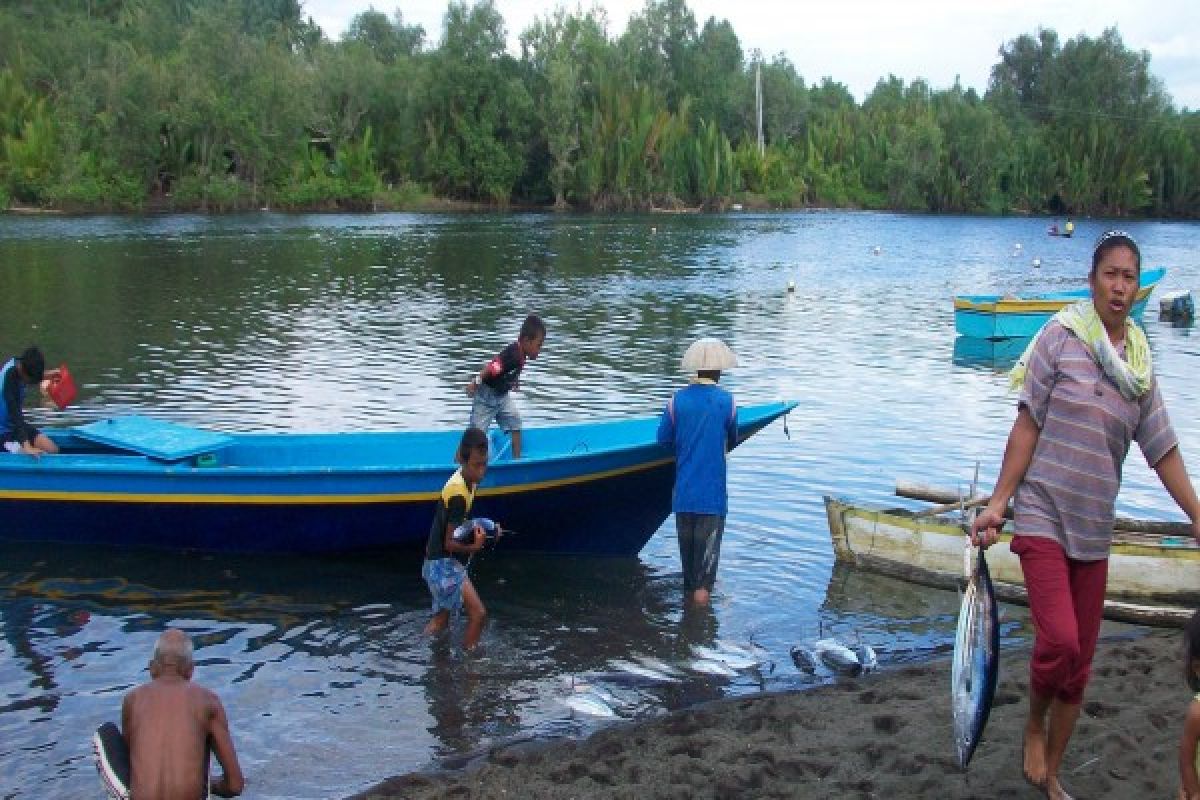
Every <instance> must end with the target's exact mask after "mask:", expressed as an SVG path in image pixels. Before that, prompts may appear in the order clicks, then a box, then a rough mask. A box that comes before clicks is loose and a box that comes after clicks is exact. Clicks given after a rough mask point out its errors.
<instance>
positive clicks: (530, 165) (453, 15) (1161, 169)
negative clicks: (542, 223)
mask: <svg viewBox="0 0 1200 800" xmlns="http://www.w3.org/2000/svg"><path fill="white" fill-rule="evenodd" d="M1149 62H1150V58H1149V55H1148V54H1147V53H1145V52H1142V53H1136V52H1132V51H1130V50H1129V49H1127V48H1126V47H1125V45H1124V44H1123V42H1122V41H1121V37H1120V35H1119V34H1118V32H1117V31H1116V30H1108V31H1106V32H1105V33H1104V34H1103V35H1101V36H1100V37H1099V38H1095V39H1093V38H1089V37H1086V36H1079V37H1076V38H1074V39H1071V40H1070V41H1067V42H1065V43H1062V42H1060V41H1059V38H1058V36H1057V35H1056V34H1055V33H1054V32H1053V31H1049V30H1039V31H1037V32H1036V33H1034V34H1031V35H1023V36H1021V37H1019V38H1017V39H1015V40H1013V41H1011V42H1008V43H1006V44H1004V45H1003V46H1002V47H1001V48H1000V50H999V61H998V62H997V63H996V65H995V67H994V68H993V70H992V75H991V81H990V84H989V87H988V89H987V92H986V94H985V95H984V96H983V97H980V96H979V95H978V94H977V93H976V92H975V91H974V90H970V89H968V90H964V89H962V88H961V87H960V86H958V85H955V86H952V87H950V88H948V89H938V90H935V89H933V88H931V87H930V86H929V85H928V84H926V83H925V82H924V81H921V80H916V81H913V82H912V83H910V84H907V85H906V84H905V83H904V82H903V81H902V80H900V79H898V78H896V77H891V76H889V77H887V78H884V79H881V80H880V81H879V83H878V84H877V85H876V87H875V89H874V90H873V91H872V92H871V93H870V95H869V96H868V97H866V99H865V100H864V101H863V102H862V103H861V104H858V103H856V102H855V100H854V98H853V96H852V95H851V94H850V93H849V92H848V91H847V89H846V88H845V87H844V86H843V85H841V84H839V83H836V82H834V81H832V80H830V79H825V80H824V81H822V82H820V83H818V84H812V85H809V84H806V83H805V81H804V79H803V77H802V76H800V75H799V74H798V73H797V71H796V69H795V67H794V66H793V65H792V64H791V63H790V62H789V61H788V59H787V58H786V57H784V56H782V55H779V56H775V57H774V58H772V59H769V60H768V59H764V58H762V57H761V55H759V54H758V53H757V52H752V53H751V54H750V55H749V56H747V54H746V53H744V52H743V50H742V46H741V43H740V42H739V40H738V37H737V34H736V33H735V32H734V30H733V28H732V27H731V26H730V25H729V23H728V22H726V21H719V20H717V19H709V20H708V21H707V22H705V23H704V24H703V26H700V25H698V23H697V21H696V19H695V17H694V16H693V14H692V13H691V11H690V10H689V9H688V7H687V5H686V3H685V2H684V0H647V3H646V5H645V7H644V8H643V10H642V11H641V12H640V13H638V14H635V15H634V16H633V17H632V18H631V19H630V20H629V22H628V25H627V27H626V30H625V32H624V33H623V34H622V35H620V36H618V37H610V36H609V34H608V21H607V19H606V18H605V16H604V13H603V12H602V11H596V10H594V11H588V12H584V11H576V12H567V11H564V10H562V9H561V8H560V9H559V10H557V11H555V12H553V13H551V14H549V15H547V16H545V17H543V18H541V19H539V20H538V21H537V22H536V23H535V24H533V25H532V26H531V27H530V28H529V29H528V30H526V31H524V32H522V33H521V35H520V56H519V57H517V56H514V55H512V54H510V53H509V52H508V50H507V49H506V31H505V26H504V21H503V19H502V17H501V15H500V14H499V13H498V11H497V10H496V8H495V6H494V4H493V2H492V0H480V2H478V3H477V4H475V5H469V4H467V3H465V2H461V1H460V0H451V2H450V4H449V6H448V8H447V11H446V15H445V21H444V30H443V32H442V37H441V40H440V42H439V43H437V45H436V46H432V45H431V44H430V43H429V41H428V39H427V35H426V32H425V31H424V30H422V29H421V28H420V27H416V26H410V25H406V24H405V22H404V19H403V17H402V16H401V12H399V11H397V12H395V14H394V15H393V16H390V17H389V16H388V15H386V14H383V13H380V12H377V11H369V12H366V13H363V14H360V15H359V16H357V17H356V18H355V19H354V22H353V24H352V25H351V27H350V28H349V30H348V31H347V32H346V34H345V35H344V36H343V37H342V38H341V40H340V41H336V42H334V41H330V40H329V39H328V38H327V37H326V36H324V35H323V33H322V31H321V30H320V29H319V28H317V27H316V26H315V25H314V24H313V23H312V22H311V20H309V19H307V18H306V17H305V16H304V10H303V6H302V3H301V2H300V0H0V207H4V206H7V205H9V204H10V203H12V204H20V205H32V206H51V207H59V208H68V209H96V210H99V209H141V208H187V209H193V208H199V209H214V210H217V209H236V208H257V207H260V206H263V205H270V206H272V207H283V208H382V207H413V206H420V205H428V204H429V203H431V202H434V201H433V198H442V199H445V200H451V201H465V202H472V203H485V204H497V205H506V204H510V203H517V204H531V205H550V204H553V205H555V206H557V207H561V208H567V207H570V208H580V209H646V208H650V207H668V208H672V207H673V208H680V207H698V206H699V207H705V208H721V207H723V206H726V205H727V204H729V203H731V202H734V201H737V202H745V203H749V204H759V205H763V204H767V205H773V206H801V205H831V206H859V207H868V208H893V209H918V210H929V211H968V212H991V213H1003V212H1007V211H1012V210H1018V211H1031V212H1052V213H1076V214H1093V213H1095V214H1152V215H1158V216H1187V217H1194V216H1197V215H1200V113H1198V112H1189V111H1187V110H1183V111H1179V110H1176V109H1175V108H1174V107H1173V105H1172V103H1171V100H1170V98H1169V97H1168V96H1167V95H1166V94H1165V92H1164V91H1163V89H1162V86H1161V84H1160V82H1159V81H1158V80H1157V79H1155V78H1154V77H1153V76H1152V74H1151V73H1150V63H1149ZM759 71H760V72H761V81H762V88H763V95H764V107H765V111H764V127H765V131H764V134H765V148H764V149H762V150H760V148H759V145H758V141H757V133H756V115H755V75H756V72H759Z"/></svg>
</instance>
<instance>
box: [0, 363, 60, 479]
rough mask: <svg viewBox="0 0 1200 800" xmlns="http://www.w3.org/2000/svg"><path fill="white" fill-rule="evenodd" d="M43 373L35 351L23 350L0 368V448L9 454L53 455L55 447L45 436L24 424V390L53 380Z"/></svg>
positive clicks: (43, 368)
mask: <svg viewBox="0 0 1200 800" xmlns="http://www.w3.org/2000/svg"><path fill="white" fill-rule="evenodd" d="M54 373H55V370H49V371H47V370H46V359H45V357H44V356H43V355H42V351H41V350H39V349H38V348H37V347H27V348H26V349H25V352H24V353H21V355H19V356H13V357H12V358H10V359H9V360H8V361H6V362H5V363H4V366H3V367H0V446H2V447H3V448H4V449H5V450H7V451H8V452H10V453H25V454H27V455H31V456H40V455H42V454H43V453H57V452H58V446H57V445H56V444H54V442H53V441H52V440H51V439H50V437H49V436H47V435H46V434H44V433H42V432H41V431H39V430H38V429H37V428H35V427H33V426H32V425H30V424H29V423H28V422H26V420H25V412H24V410H23V406H24V405H25V387H26V386H36V385H38V384H40V383H41V382H42V379H43V378H46V377H47V376H51V377H52V376H53V375H54Z"/></svg>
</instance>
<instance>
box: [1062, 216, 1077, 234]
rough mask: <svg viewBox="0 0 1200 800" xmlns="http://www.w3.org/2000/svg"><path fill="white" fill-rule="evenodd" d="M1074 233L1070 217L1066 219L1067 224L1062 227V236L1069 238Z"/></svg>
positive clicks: (1073, 225) (1073, 224)
mask: <svg viewBox="0 0 1200 800" xmlns="http://www.w3.org/2000/svg"><path fill="white" fill-rule="evenodd" d="M1074 233H1075V223H1074V222H1072V221H1071V218H1070V217H1067V223H1066V224H1065V225H1063V236H1071V235H1072V234H1074Z"/></svg>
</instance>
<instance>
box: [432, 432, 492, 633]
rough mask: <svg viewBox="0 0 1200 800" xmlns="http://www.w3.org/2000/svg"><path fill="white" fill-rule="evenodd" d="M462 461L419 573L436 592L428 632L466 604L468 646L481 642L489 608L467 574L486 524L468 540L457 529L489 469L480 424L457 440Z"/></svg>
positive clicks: (446, 493)
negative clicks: (468, 565)
mask: <svg viewBox="0 0 1200 800" xmlns="http://www.w3.org/2000/svg"><path fill="white" fill-rule="evenodd" d="M454 460H455V462H457V463H458V464H459V465H460V466H459V468H458V469H457V470H455V472H454V474H453V475H451V476H450V480H448V481H446V485H445V486H444V487H443V488H442V494H441V497H439V498H438V503H437V509H436V510H435V511H434V515H433V525H431V526H430V528H429V539H428V540H427V541H426V543H425V563H424V564H423V565H422V567H421V576H422V577H423V578H425V583H426V584H427V585H428V586H429V593H430V594H431V595H433V619H431V620H429V624H428V625H426V626H425V633H427V634H430V635H432V634H435V633H440V632H441V631H442V630H444V629H445V628H446V625H447V624H448V623H449V621H450V612H451V611H458V610H459V609H461V608H463V607H464V606H465V607H466V609H467V631H466V634H465V635H464V636H463V647H464V648H465V649H467V650H470V649H472V648H473V647H475V645H476V644H478V643H479V635H480V633H482V632H483V622H484V619H485V618H486V617H487V609H486V608H484V607H483V601H482V600H480V599H479V593H478V592H476V591H475V586H474V585H473V584H472V583H471V579H470V577H468V575H467V566H466V565H467V562H468V561H469V560H470V556H471V555H472V554H474V553H478V552H479V551H480V550H481V549H482V548H483V545H484V542H485V541H486V538H485V534H484V532H483V529H482V528H480V527H479V526H478V525H477V526H475V530H474V537H473V538H472V539H471V541H470V542H467V543H464V542H460V541H458V540H456V539H455V538H454V531H455V530H456V529H457V528H458V527H459V526H460V525H462V524H463V522H465V521H466V519H467V515H468V514H469V513H471V504H472V503H473V502H474V500H475V489H476V488H478V486H479V482H480V481H482V480H483V476H484V474H485V473H486V472H487V461H488V440H487V434H486V433H484V432H483V431H482V430H480V429H479V428H474V427H472V428H467V430H466V431H465V432H464V433H463V435H462V439H461V440H460V441H459V443H458V452H457V453H455V456H454Z"/></svg>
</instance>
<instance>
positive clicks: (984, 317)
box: [954, 267, 1167, 339]
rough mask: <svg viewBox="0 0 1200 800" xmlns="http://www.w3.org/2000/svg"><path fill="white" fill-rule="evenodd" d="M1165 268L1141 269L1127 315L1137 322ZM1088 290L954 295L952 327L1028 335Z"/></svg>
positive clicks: (992, 335)
mask: <svg viewBox="0 0 1200 800" xmlns="http://www.w3.org/2000/svg"><path fill="white" fill-rule="evenodd" d="M1166 274H1167V270H1166V268H1165V267H1155V268H1154V269H1148V270H1144V271H1143V272H1142V276H1141V281H1140V284H1139V286H1138V291H1137V297H1136V298H1135V299H1134V303H1133V308H1132V309H1131V314H1132V316H1133V318H1134V319H1136V320H1138V321H1140V320H1141V318H1142V312H1143V311H1145V310H1146V302H1147V301H1148V300H1149V299H1150V293H1151V292H1153V291H1154V287H1155V286H1157V285H1158V284H1159V282H1160V281H1162V279H1163V276H1164V275H1166ZM1091 296H1092V293H1091V290H1090V289H1086V288H1085V289H1071V290H1067V291H1062V292H1043V293H1040V294H1027V295H1011V294H1006V295H998V294H968V295H956V296H955V298H954V330H955V332H957V333H958V334H959V335H960V336H969V337H971V338H973V339H1016V338H1029V337H1031V336H1034V335H1035V334H1037V332H1038V331H1040V330H1041V329H1042V326H1043V325H1045V324H1046V323H1047V322H1048V321H1049V320H1050V317H1052V316H1054V315H1055V314H1056V313H1058V312H1059V311H1061V310H1062V309H1063V308H1064V307H1066V306H1067V305H1069V304H1071V303H1074V302H1076V301H1078V300H1084V299H1087V298H1088V297H1091Z"/></svg>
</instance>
